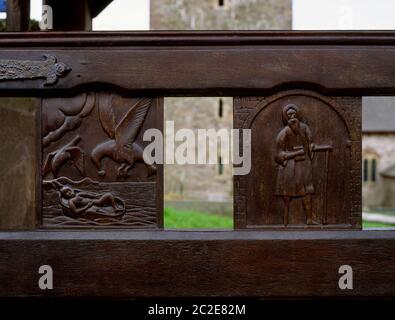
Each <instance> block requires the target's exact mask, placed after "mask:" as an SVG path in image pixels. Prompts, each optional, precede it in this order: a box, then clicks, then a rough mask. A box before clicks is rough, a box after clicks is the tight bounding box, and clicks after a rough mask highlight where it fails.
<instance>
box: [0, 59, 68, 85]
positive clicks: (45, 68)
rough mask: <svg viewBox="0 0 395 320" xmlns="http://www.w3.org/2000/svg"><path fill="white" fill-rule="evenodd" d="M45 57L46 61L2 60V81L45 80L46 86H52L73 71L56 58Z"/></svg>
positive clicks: (0, 69) (0, 67)
mask: <svg viewBox="0 0 395 320" xmlns="http://www.w3.org/2000/svg"><path fill="white" fill-rule="evenodd" d="M44 57H45V60H44V61H32V60H8V59H7V60H0V80H19V79H35V78H45V79H46V82H45V83H44V85H52V84H55V83H56V82H57V81H58V78H62V77H64V76H66V75H67V74H68V73H69V72H70V71H71V68H69V67H68V66H66V64H64V63H63V62H57V59H56V57H55V56H53V55H50V54H44Z"/></svg>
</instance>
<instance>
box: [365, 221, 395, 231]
mask: <svg viewBox="0 0 395 320" xmlns="http://www.w3.org/2000/svg"><path fill="white" fill-rule="evenodd" d="M362 228H363V229H365V228H395V225H393V224H385V223H381V222H371V221H363V223H362Z"/></svg>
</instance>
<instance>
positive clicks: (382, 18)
mask: <svg viewBox="0 0 395 320" xmlns="http://www.w3.org/2000/svg"><path fill="white" fill-rule="evenodd" d="M31 1H32V2H31V3H32V6H31V15H32V17H34V18H35V19H39V18H40V15H41V9H40V4H41V2H42V0H31ZM292 9H293V17H292V20H293V23H292V24H293V29H295V30H352V29H356V30H363V29H365V30H366V29H370V30H389V29H395V0H293V1H292ZM0 17H1V16H0ZM148 29H149V0H114V2H113V3H111V4H110V5H109V6H108V7H107V8H106V9H105V10H104V11H103V12H102V13H101V14H100V15H99V16H98V17H96V18H95V19H94V20H93V30H148Z"/></svg>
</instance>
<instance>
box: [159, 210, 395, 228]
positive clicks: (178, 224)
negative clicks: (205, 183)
mask: <svg viewBox="0 0 395 320" xmlns="http://www.w3.org/2000/svg"><path fill="white" fill-rule="evenodd" d="M165 228H179V229H189V228H230V229H232V228H233V218H232V217H231V216H222V215H216V214H212V213H203V212H197V211H185V210H177V209H174V208H165ZM363 228H364V229H365V228H395V225H393V224H385V223H380V222H370V221H363Z"/></svg>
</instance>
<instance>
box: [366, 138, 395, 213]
mask: <svg viewBox="0 0 395 320" xmlns="http://www.w3.org/2000/svg"><path fill="white" fill-rule="evenodd" d="M368 154H374V155H376V156H377V181H376V182H363V187H362V203H363V206H364V207H391V206H395V205H394V204H393V203H391V201H390V199H392V198H393V196H388V193H390V194H391V191H390V190H392V189H394V188H393V186H391V185H392V184H395V179H384V178H383V177H382V176H381V175H380V172H382V171H384V170H386V169H387V168H389V167H391V166H392V165H394V163H395V161H394V159H395V133H364V134H363V137H362V157H364V156H365V155H368ZM392 202H393V200H392Z"/></svg>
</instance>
